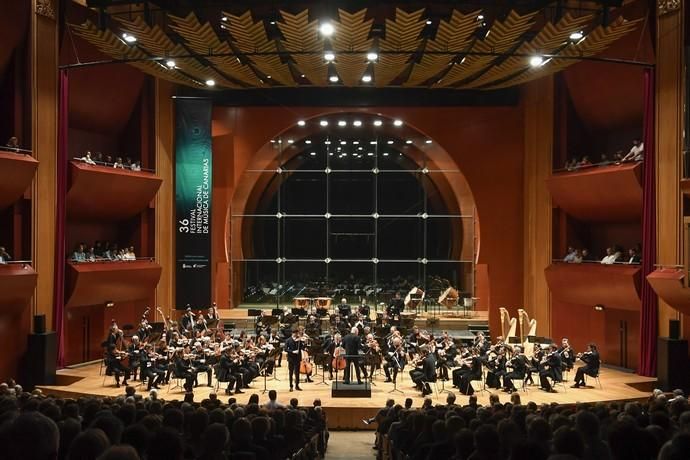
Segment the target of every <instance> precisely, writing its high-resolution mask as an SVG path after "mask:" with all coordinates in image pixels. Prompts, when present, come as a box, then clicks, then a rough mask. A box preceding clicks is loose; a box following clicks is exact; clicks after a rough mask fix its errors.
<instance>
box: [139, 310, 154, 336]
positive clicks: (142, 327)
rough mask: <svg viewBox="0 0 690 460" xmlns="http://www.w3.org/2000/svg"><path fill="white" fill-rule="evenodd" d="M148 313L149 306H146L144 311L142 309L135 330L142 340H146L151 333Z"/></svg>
mask: <svg viewBox="0 0 690 460" xmlns="http://www.w3.org/2000/svg"><path fill="white" fill-rule="evenodd" d="M148 313H149V308H148V307H146V311H144V314H143V315H142V316H141V321H139V329H138V330H137V335H138V336H139V338H140V339H141V340H143V341H144V342H145V341H146V339H147V338H148V336H149V335H150V334H151V329H153V328H152V326H151V324H149V320H148V318H147V315H148Z"/></svg>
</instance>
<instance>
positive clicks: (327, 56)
mask: <svg viewBox="0 0 690 460" xmlns="http://www.w3.org/2000/svg"><path fill="white" fill-rule="evenodd" d="M323 58H324V59H325V60H326V62H331V61H333V60H335V53H334V52H333V51H326V52H325V53H323Z"/></svg>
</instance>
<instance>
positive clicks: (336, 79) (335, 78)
mask: <svg viewBox="0 0 690 460" xmlns="http://www.w3.org/2000/svg"><path fill="white" fill-rule="evenodd" d="M328 81H330V82H331V83H338V76H337V75H331V76H330V77H328Z"/></svg>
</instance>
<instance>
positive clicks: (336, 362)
mask: <svg viewBox="0 0 690 460" xmlns="http://www.w3.org/2000/svg"><path fill="white" fill-rule="evenodd" d="M331 366H332V367H333V369H335V370H338V371H342V370H344V369H345V367H346V364H345V349H344V348H343V347H342V346H341V345H338V346H337V347H335V350H333V361H332V362H331Z"/></svg>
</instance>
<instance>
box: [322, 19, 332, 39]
mask: <svg viewBox="0 0 690 460" xmlns="http://www.w3.org/2000/svg"><path fill="white" fill-rule="evenodd" d="M319 32H321V35H323V36H324V37H330V36H331V35H333V34H334V33H335V27H334V26H333V24H331V22H330V21H324V22H322V23H321V25H320V26H319Z"/></svg>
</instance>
